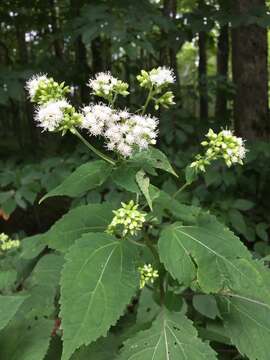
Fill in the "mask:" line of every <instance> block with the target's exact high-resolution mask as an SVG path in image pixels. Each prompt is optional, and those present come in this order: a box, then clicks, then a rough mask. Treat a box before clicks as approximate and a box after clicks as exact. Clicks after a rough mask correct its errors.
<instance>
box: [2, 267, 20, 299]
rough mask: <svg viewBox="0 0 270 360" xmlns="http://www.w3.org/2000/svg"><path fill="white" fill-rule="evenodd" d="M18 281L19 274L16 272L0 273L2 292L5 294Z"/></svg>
mask: <svg viewBox="0 0 270 360" xmlns="http://www.w3.org/2000/svg"><path fill="white" fill-rule="evenodd" d="M16 279H17V272H16V271H15V270H6V271H3V270H1V271H0V292H1V293H4V292H6V291H8V290H10V289H11V288H12V287H13V286H14V284H15V281H16Z"/></svg>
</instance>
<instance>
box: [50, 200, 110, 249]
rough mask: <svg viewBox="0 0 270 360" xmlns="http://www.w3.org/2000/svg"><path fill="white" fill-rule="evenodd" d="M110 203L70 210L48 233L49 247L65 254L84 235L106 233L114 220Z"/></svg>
mask: <svg viewBox="0 0 270 360" xmlns="http://www.w3.org/2000/svg"><path fill="white" fill-rule="evenodd" d="M113 210H114V206H113V205H112V204H109V203H103V204H89V205H83V206H78V207H76V208H75V209H72V210H70V211H69V212H68V213H67V214H65V215H64V216H63V217H62V218H61V219H60V220H58V221H57V222H56V223H55V224H54V225H53V226H52V227H51V229H50V230H49V231H48V232H47V233H46V238H47V242H48V245H49V246H50V247H51V248H52V249H55V250H58V251H62V252H65V251H66V250H68V248H69V247H70V246H71V245H72V244H73V243H74V241H75V240H77V239H79V238H80V237H81V236H82V235H83V234H84V233H88V232H101V231H104V230H105V229H106V228H107V226H108V225H109V224H110V222H111V220H112V218H113V212H112V211H113Z"/></svg>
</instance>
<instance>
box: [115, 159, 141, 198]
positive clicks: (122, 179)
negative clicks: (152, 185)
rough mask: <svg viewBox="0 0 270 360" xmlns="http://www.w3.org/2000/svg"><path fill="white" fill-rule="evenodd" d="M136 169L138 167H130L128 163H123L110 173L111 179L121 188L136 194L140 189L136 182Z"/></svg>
mask: <svg viewBox="0 0 270 360" xmlns="http://www.w3.org/2000/svg"><path fill="white" fill-rule="evenodd" d="M138 170H139V169H138V168H132V167H130V166H128V164H123V165H121V166H120V167H119V168H117V169H115V171H114V172H113V173H112V178H113V181H114V182H115V183H116V185H118V186H120V187H121V188H123V189H125V190H127V191H130V192H133V193H135V194H138V193H140V189H139V188H138V185H137V183H136V174H137V172H138Z"/></svg>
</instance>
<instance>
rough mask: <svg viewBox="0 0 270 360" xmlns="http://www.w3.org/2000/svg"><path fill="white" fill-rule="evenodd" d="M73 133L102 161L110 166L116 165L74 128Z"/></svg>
mask: <svg viewBox="0 0 270 360" xmlns="http://www.w3.org/2000/svg"><path fill="white" fill-rule="evenodd" d="M70 131H71V133H72V134H74V135H75V136H77V137H78V138H79V139H80V140H81V141H82V142H83V143H84V145H86V146H87V147H88V149H90V150H91V151H93V152H94V153H95V154H96V155H97V156H99V157H100V158H101V159H103V160H105V161H107V162H108V163H109V164H111V165H115V161H114V160H113V159H111V158H110V157H109V156H107V155H105V154H103V153H102V152H101V151H99V150H97V149H96V148H95V147H94V146H93V145H91V144H90V143H89V142H88V141H87V140H86V139H85V138H84V137H83V136H82V135H81V134H80V133H79V132H78V131H77V129H75V128H72V129H71V130H70Z"/></svg>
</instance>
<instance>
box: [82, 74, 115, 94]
mask: <svg viewBox="0 0 270 360" xmlns="http://www.w3.org/2000/svg"><path fill="white" fill-rule="evenodd" d="M116 84H117V79H116V78H115V77H113V76H112V75H111V74H110V73H109V72H107V73H104V72H101V73H98V74H96V77H95V78H94V79H90V80H89V83H88V85H89V87H91V88H92V89H93V90H94V92H95V93H97V94H98V93H104V94H106V95H108V94H109V93H110V92H111V91H112V90H113V88H114V86H115V85H116Z"/></svg>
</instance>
